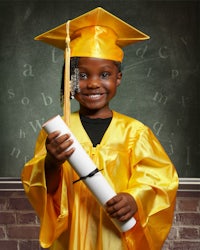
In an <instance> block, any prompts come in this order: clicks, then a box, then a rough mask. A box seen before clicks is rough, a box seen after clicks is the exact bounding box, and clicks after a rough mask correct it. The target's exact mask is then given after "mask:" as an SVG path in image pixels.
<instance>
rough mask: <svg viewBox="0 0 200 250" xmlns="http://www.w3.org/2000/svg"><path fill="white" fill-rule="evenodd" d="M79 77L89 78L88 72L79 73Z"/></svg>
mask: <svg viewBox="0 0 200 250" xmlns="http://www.w3.org/2000/svg"><path fill="white" fill-rule="evenodd" d="M79 79H80V80H81V79H82V80H84V79H87V74H86V73H81V72H80V73H79Z"/></svg>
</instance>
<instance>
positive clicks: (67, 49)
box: [64, 20, 71, 126]
mask: <svg viewBox="0 0 200 250" xmlns="http://www.w3.org/2000/svg"><path fill="white" fill-rule="evenodd" d="M69 25H70V20H69V21H67V23H66V40H65V42H66V47H65V76H64V121H65V123H66V124H67V126H70V113H71V107H70V34H69Z"/></svg>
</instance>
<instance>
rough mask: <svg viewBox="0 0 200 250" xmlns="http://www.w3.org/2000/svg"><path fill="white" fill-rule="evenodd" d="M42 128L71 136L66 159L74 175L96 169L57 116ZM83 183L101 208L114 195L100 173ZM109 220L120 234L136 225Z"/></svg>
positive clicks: (133, 221) (132, 222)
mask: <svg viewBox="0 0 200 250" xmlns="http://www.w3.org/2000/svg"><path fill="white" fill-rule="evenodd" d="M42 127H43V128H44V130H45V131H46V132H47V133H48V134H49V133H52V132H54V131H56V130H57V131H60V135H59V136H61V135H64V134H70V135H71V138H72V139H73V144H72V147H74V148H75V151H74V152H73V153H72V155H71V156H70V157H69V158H68V161H69V163H70V164H71V166H72V167H73V169H74V170H75V171H76V173H77V174H78V175H79V177H82V176H86V175H88V174H90V173H91V172H92V171H94V170H95V169H96V165H95V164H94V162H93V161H92V159H91V158H90V157H89V156H88V154H87V153H86V152H85V150H84V149H83V148H82V146H81V145H80V143H79V142H78V141H77V139H76V138H75V137H74V135H73V134H72V132H71V131H70V129H69V128H68V127H67V125H66V124H65V122H64V121H63V119H62V118H61V116H60V115H57V116H55V117H53V118H52V119H50V120H48V121H47V122H46V123H44V124H43V126H42ZM83 182H84V183H85V184H86V186H87V187H88V188H89V190H90V191H91V192H92V193H93V195H94V196H95V197H96V199H97V200H98V202H99V203H100V204H101V205H102V206H103V207H104V205H105V204H106V202H107V201H108V200H110V199H111V198H113V197H114V196H115V195H116V193H115V191H114V190H113V189H112V188H111V186H110V184H109V183H108V182H107V180H106V179H105V177H104V176H103V175H102V174H101V173H100V172H97V173H96V174H94V175H93V176H92V177H87V178H86V179H83ZM111 220H112V221H113V223H114V224H115V226H116V227H117V228H118V230H119V231H121V232H126V231H128V230H129V229H131V228H132V227H133V226H134V225H135V223H136V221H135V219H134V218H131V219H129V220H128V221H126V222H120V221H118V220H115V219H111Z"/></svg>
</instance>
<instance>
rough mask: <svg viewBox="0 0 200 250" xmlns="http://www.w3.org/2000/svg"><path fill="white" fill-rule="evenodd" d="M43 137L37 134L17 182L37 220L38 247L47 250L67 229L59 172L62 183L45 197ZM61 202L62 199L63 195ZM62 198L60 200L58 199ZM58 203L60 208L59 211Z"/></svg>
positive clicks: (64, 183) (65, 208) (43, 134)
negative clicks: (34, 143) (30, 157)
mask: <svg viewBox="0 0 200 250" xmlns="http://www.w3.org/2000/svg"><path fill="white" fill-rule="evenodd" d="M46 136H47V135H46V133H45V132H44V131H43V130H41V132H40V134H39V136H38V139H37V142H36V147H35V153H34V157H33V158H32V159H31V160H30V161H29V162H27V163H26V164H25V166H24V168H23V170H22V174H21V180H22V183H23V187H24V190H25V193H26V195H27V196H28V199H29V201H30V203H31V205H32V206H33V208H34V210H35V211H36V213H37V215H38V217H39V219H40V237H39V238H40V244H41V246H42V247H44V248H47V247H50V245H51V244H52V243H53V242H54V240H55V239H57V238H58V236H59V235H60V234H61V233H62V232H63V231H65V230H66V229H67V225H68V214H69V210H68V204H67V200H68V199H66V197H67V183H66V181H67V177H66V176H64V174H65V173H64V171H63V166H62V169H61V175H62V177H61V178H62V181H61V183H62V184H61V183H60V185H59V187H58V189H57V191H56V192H55V194H53V195H50V194H48V193H47V188H46V180H45V171H44V162H45V157H46V148H45V140H46ZM63 194H64V195H65V198H64V195H63ZM62 196H63V197H62ZM60 203H62V206H61V207H60V205H59V204H60Z"/></svg>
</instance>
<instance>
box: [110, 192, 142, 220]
mask: <svg viewBox="0 0 200 250" xmlns="http://www.w3.org/2000/svg"><path fill="white" fill-rule="evenodd" d="M136 211H137V204H136V202H135V200H134V198H133V197H132V196H131V195H130V194H128V193H119V194H117V195H116V196H114V197H113V198H112V199H110V200H109V201H108V202H107V203H106V212H107V213H108V214H109V216H110V217H112V218H114V219H118V220H119V221H122V222H123V221H127V220H129V219H130V218H131V217H133V215H134V214H135V213H136Z"/></svg>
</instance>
